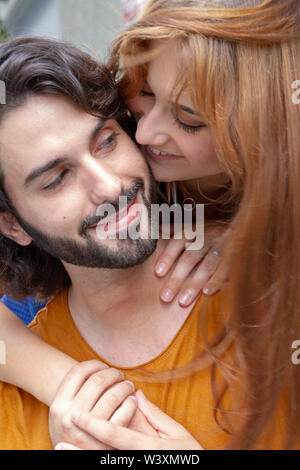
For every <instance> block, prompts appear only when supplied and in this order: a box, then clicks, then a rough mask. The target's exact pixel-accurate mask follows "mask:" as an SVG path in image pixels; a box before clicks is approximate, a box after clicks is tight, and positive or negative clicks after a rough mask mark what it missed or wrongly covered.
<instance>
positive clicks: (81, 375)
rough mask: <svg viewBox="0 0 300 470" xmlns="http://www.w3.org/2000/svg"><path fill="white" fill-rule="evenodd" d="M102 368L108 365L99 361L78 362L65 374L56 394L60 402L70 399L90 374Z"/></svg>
mask: <svg viewBox="0 0 300 470" xmlns="http://www.w3.org/2000/svg"><path fill="white" fill-rule="evenodd" d="M103 369H108V366H107V365H106V364H104V363H103V362H100V361H85V362H79V363H78V364H76V365H75V366H74V367H72V369H70V370H69V372H68V373H67V374H66V375H65V377H64V378H63V380H62V382H61V383H60V385H59V387H58V389H57V393H56V396H57V397H59V400H61V401H62V402H64V401H70V400H72V399H73V398H74V396H75V395H76V393H77V392H78V390H79V389H80V388H81V387H82V385H83V383H84V382H85V381H86V380H87V379H88V378H89V377H90V375H92V374H94V373H95V372H98V371H100V370H103Z"/></svg>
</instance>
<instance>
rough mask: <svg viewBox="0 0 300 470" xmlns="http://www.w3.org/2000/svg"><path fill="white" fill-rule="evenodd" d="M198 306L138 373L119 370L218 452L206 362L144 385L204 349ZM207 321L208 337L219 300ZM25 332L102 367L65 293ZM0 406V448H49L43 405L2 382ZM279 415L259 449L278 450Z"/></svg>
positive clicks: (220, 434)
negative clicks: (150, 377) (195, 369)
mask: <svg viewBox="0 0 300 470" xmlns="http://www.w3.org/2000/svg"><path fill="white" fill-rule="evenodd" d="M202 304H203V297H202V296H201V295H200V297H199V298H198V300H197V302H196V303H195V305H194V307H193V309H192V310H191V312H190V314H189V316H188V317H187V319H186V320H185V322H184V324H183V325H182V327H181V328H180V330H179V331H178V332H177V334H176V336H175V337H174V338H173V340H172V341H171V343H170V344H169V345H168V347H167V348H166V349H165V350H164V351H162V352H161V353H160V354H159V355H158V356H157V357H155V358H154V359H152V360H151V361H148V362H147V363H145V364H143V365H141V366H139V368H138V370H137V368H136V367H134V368H120V369H121V370H122V371H123V372H124V373H125V375H126V377H127V378H128V379H130V380H132V381H133V382H134V384H135V387H136V389H141V390H142V391H143V392H144V394H145V395H146V397H147V398H148V399H149V400H150V401H152V402H153V403H155V404H156V405H157V406H159V407H160V408H161V409H162V410H163V411H164V412H165V413H167V414H168V415H169V416H171V417H172V418H173V419H175V420H176V421H177V422H179V423H181V424H182V425H183V426H184V427H185V428H186V429H187V430H188V431H189V432H190V433H191V434H192V435H193V436H194V437H195V438H196V439H197V440H198V441H199V443H200V444H201V445H202V447H203V448H204V449H220V448H222V447H223V446H224V445H225V443H226V441H227V439H228V433H227V432H225V431H223V430H222V429H221V428H220V427H219V426H218V425H217V423H216V420H215V418H214V409H215V400H214V396H213V393H212V387H211V369H212V368H211V365H210V363H209V362H207V364H205V360H206V359H204V363H203V365H202V368H201V370H199V371H198V372H195V373H189V374H188V375H187V376H183V377H180V378H177V379H174V380H172V381H160V382H159V383H155V382H154V383H153V382H149V381H148V379H147V377H148V375H149V373H152V374H155V373H158V372H164V371H168V370H170V369H174V368H178V367H180V366H183V365H185V364H187V363H188V362H189V361H191V360H192V359H194V358H195V356H196V355H198V354H199V352H201V350H204V349H205V346H204V344H203V343H202V341H201V340H200V338H199V318H200V315H199V313H200V311H201V307H202ZM208 318H209V330H208V331H207V333H208V336H209V335H210V334H212V333H213V332H216V331H218V329H219V328H220V326H221V325H222V324H223V323H224V318H223V314H222V304H221V296H220V295H215V296H214V299H213V302H211V303H210V307H209V311H208ZM30 328H31V329H32V331H34V332H35V333H36V334H37V335H39V336H40V337H41V338H43V339H44V340H45V341H46V342H47V343H49V344H51V345H52V346H54V347H55V348H57V349H60V350H61V351H63V352H64V353H66V354H68V355H69V356H71V357H73V358H74V359H76V360H77V361H86V360H91V359H98V360H101V361H103V362H106V363H107V361H105V360H104V359H103V358H101V357H99V356H98V355H97V354H96V353H95V351H94V350H93V349H92V348H91V347H90V346H89V345H88V344H87V342H86V341H85V340H84V339H83V337H82V336H81V334H80V333H79V331H78V329H77V328H76V326H75V324H74V322H73V320H72V317H71V314H70V312H69V308H68V295H67V291H63V292H61V293H60V294H58V295H57V296H56V297H55V298H53V299H52V300H51V301H50V302H49V303H48V304H47V306H46V307H45V308H44V309H42V310H41V311H40V312H39V313H38V315H37V317H36V318H35V320H34V321H33V322H32V323H31V325H30ZM224 345H225V346H224ZM223 346H224V351H223V354H222V360H224V361H227V360H228V361H230V354H231V350H232V348H233V346H232V345H231V344H230V343H228V344H227V345H226V340H225V343H223ZM204 357H205V356H204ZM107 364H108V365H110V366H113V367H115V366H114V365H113V364H109V363H107ZM33 367H34V363H33ZM145 374H146V375H145ZM147 374H148V375H147ZM216 379H218V375H216ZM224 402H225V404H226V408H230V406H231V403H230V394H229V392H228V393H227V395H226V396H225V401H223V403H224ZM0 405H1V406H0V449H25V450H27V449H28V450H29V449H34V450H40V449H52V448H53V447H52V444H51V440H50V436H49V431H48V412H49V409H48V407H47V406H46V405H44V404H43V403H41V402H40V401H38V400H37V399H35V398H34V397H33V396H32V395H30V394H28V393H27V392H25V391H23V390H20V389H18V388H17V387H15V386H12V385H9V384H6V383H2V382H0ZM284 416H285V410H284V406H283V407H282V409H281V410H280V411H279V413H277V415H276V420H275V421H276V422H273V423H272V432H271V439H269V438H268V436H267V437H266V439H264V440H263V441H261V448H273V449H276V448H281V447H282V438H283V435H284Z"/></svg>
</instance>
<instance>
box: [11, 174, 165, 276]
mask: <svg viewBox="0 0 300 470" xmlns="http://www.w3.org/2000/svg"><path fill="white" fill-rule="evenodd" d="M139 190H140V192H141V196H142V199H143V202H144V205H145V207H146V210H147V217H148V226H149V227H151V222H152V221H151V204H155V203H158V202H159V192H158V188H157V184H156V182H155V180H154V178H153V176H152V173H151V174H150V191H149V193H150V194H149V198H147V197H146V195H145V189H144V183H143V180H141V179H136V180H134V182H133V184H132V185H131V187H130V188H129V189H128V190H126V191H124V192H123V193H122V194H120V196H126V197H127V200H128V204H129V203H130V202H131V201H133V200H134V199H135V198H136V196H137V193H138V191H139ZM109 204H111V205H112V206H113V207H114V208H116V210H117V211H118V207H119V201H112V202H109ZM13 212H14V216H15V217H16V219H17V221H18V222H19V224H20V226H21V227H22V228H23V230H25V232H26V233H27V234H28V235H29V236H30V237H31V238H32V240H33V241H32V243H33V244H34V245H35V246H37V247H38V248H39V249H40V250H43V251H45V252H47V253H48V254H50V255H51V256H53V257H54V258H58V259H60V260H61V261H64V262H65V263H69V264H73V265H76V266H82V267H88V268H107V269H113V268H115V269H125V268H130V267H133V266H136V265H138V264H140V263H143V262H144V261H145V260H146V259H147V258H148V257H149V256H150V255H151V254H152V253H153V252H154V250H155V248H156V245H157V239H156V238H151V237H150V236H149V234H148V238H146V239H145V238H137V239H131V238H130V237H127V238H126V239H122V240H119V239H117V240H115V241H114V242H113V246H108V245H107V244H105V243H103V241H102V242H101V241H96V240H95V239H94V238H92V237H91V235H90V233H89V232H88V229H89V228H90V227H92V226H94V225H95V223H97V222H99V221H100V220H101V219H103V218H104V217H100V216H99V217H97V216H89V217H87V218H86V219H85V220H84V221H82V223H81V224H80V227H79V228H78V234H79V236H80V237H81V238H82V242H79V241H77V240H74V239H72V238H69V237H58V236H55V235H50V234H48V233H44V232H43V231H41V230H40V229H39V228H37V227H35V226H33V225H31V223H29V222H28V221H27V220H25V219H23V217H22V216H20V215H19V214H18V213H17V211H16V210H15V208H13ZM152 229H153V227H152ZM157 230H158V228H157Z"/></svg>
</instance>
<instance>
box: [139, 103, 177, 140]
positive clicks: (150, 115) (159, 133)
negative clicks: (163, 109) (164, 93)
mask: <svg viewBox="0 0 300 470" xmlns="http://www.w3.org/2000/svg"><path fill="white" fill-rule="evenodd" d="M165 126H166V122H165V121H164V118H163V117H162V116H161V114H160V113H159V111H158V110H155V108H153V109H152V110H151V111H149V112H147V113H144V114H143V115H140V117H139V119H138V123H137V130H136V134H135V138H136V140H137V142H138V143H139V144H141V145H153V146H161V145H164V144H165V143H166V142H167V140H168V138H169V136H168V133H167V132H166V128H165Z"/></svg>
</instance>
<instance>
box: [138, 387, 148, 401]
mask: <svg viewBox="0 0 300 470" xmlns="http://www.w3.org/2000/svg"><path fill="white" fill-rule="evenodd" d="M136 395H137V396H138V397H142V398H144V399H145V400H147V398H146V397H145V395H144V393H143V392H142V390H141V389H139V390H137V392H136Z"/></svg>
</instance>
